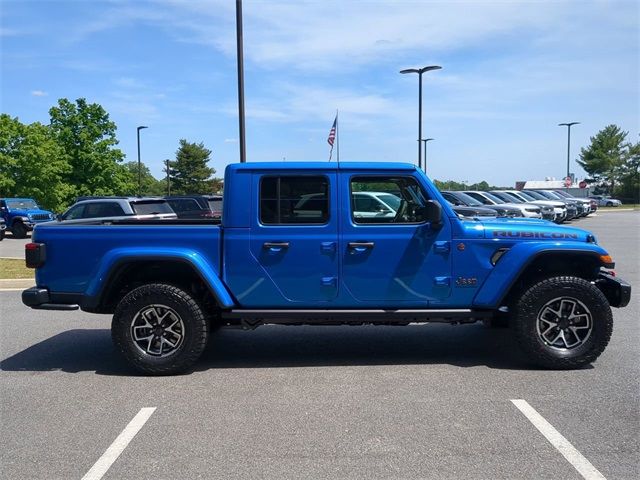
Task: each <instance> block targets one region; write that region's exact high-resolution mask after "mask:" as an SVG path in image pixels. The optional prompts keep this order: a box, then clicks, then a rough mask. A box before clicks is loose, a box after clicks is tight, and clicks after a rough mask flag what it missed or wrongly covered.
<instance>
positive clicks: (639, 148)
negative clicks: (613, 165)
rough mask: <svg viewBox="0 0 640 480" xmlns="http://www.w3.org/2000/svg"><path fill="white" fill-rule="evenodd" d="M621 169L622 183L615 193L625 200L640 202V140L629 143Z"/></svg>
mask: <svg viewBox="0 0 640 480" xmlns="http://www.w3.org/2000/svg"><path fill="white" fill-rule="evenodd" d="M620 170H621V173H620V184H619V187H618V190H617V191H616V192H615V194H616V195H617V196H619V197H620V198H621V199H623V200H631V201H632V202H633V203H640V142H638V143H635V144H633V145H629V148H628V149H627V153H626V156H625V162H624V164H623V165H622V168H621V169H620Z"/></svg>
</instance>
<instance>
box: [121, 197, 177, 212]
mask: <svg viewBox="0 0 640 480" xmlns="http://www.w3.org/2000/svg"><path fill="white" fill-rule="evenodd" d="M131 208H132V209H133V211H134V213H135V214H136V215H157V214H159V213H174V212H173V210H171V207H170V206H169V204H168V203H167V202H166V201H164V200H163V201H155V202H133V203H132V204H131Z"/></svg>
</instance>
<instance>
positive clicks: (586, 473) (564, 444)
mask: <svg viewBox="0 0 640 480" xmlns="http://www.w3.org/2000/svg"><path fill="white" fill-rule="evenodd" d="M511 402H513V404H514V405H515V406H516V407H517V408H518V410H520V411H521V412H522V413H523V414H524V416H525V417H527V418H528V419H529V421H530V422H531V423H533V426H534V427H536V428H537V429H538V430H539V431H540V433H542V435H544V436H545V438H546V439H547V440H549V443H551V445H553V446H554V447H556V449H557V450H558V451H559V452H560V453H561V454H562V456H563V457H564V458H566V459H567V461H568V462H569V463H570V464H571V465H573V467H574V468H575V469H576V470H577V471H578V472H579V473H580V475H582V476H583V477H584V478H585V479H586V480H606V479H605V477H604V475H602V474H601V473H600V472H599V471H598V469H597V468H596V467H594V466H593V465H591V462H589V460H587V459H586V458H585V457H584V456H583V455H582V454H581V453H580V452H579V451H578V450H576V448H575V447H574V446H573V445H571V443H569V440H567V439H566V438H564V437H563V436H562V434H561V433H560V432H559V431H557V430H556V429H555V428H553V425H551V424H550V423H549V422H547V421H546V420H545V419H544V417H543V416H542V415H540V414H539V413H538V412H537V411H536V410H535V408H533V407H532V406H531V405H529V404H528V403H527V401H526V400H511Z"/></svg>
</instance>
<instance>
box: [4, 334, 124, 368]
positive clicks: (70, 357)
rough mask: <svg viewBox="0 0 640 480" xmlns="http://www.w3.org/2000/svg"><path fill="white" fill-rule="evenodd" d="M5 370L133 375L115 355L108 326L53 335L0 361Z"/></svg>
mask: <svg viewBox="0 0 640 480" xmlns="http://www.w3.org/2000/svg"><path fill="white" fill-rule="evenodd" d="M0 370H2V371H8V372H20V371H26V372H47V371H57V370H60V371H63V372H68V373H78V372H91V371H95V372H96V373H104V374H107V375H132V374H133V375H135V373H134V372H132V370H131V369H130V368H129V366H128V365H127V364H126V362H125V361H124V360H123V359H122V358H120V356H118V355H117V352H116V351H115V348H114V347H113V344H112V343H111V332H110V331H109V330H108V329H76V330H68V331H66V332H62V333H59V334H58V335H54V336H53V337H50V338H48V339H46V340H43V341H42V342H40V343H36V344H34V345H32V346H30V347H29V348H27V349H25V350H22V351H21V352H19V353H16V354H15V355H12V356H10V357H8V358H6V359H4V360H2V361H1V362H0Z"/></svg>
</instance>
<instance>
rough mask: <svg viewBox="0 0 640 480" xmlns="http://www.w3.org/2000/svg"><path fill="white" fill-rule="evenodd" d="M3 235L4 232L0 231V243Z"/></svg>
mask: <svg viewBox="0 0 640 480" xmlns="http://www.w3.org/2000/svg"><path fill="white" fill-rule="evenodd" d="M4 235H5V233H4V230H0V242H1V241H2V240H4Z"/></svg>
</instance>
